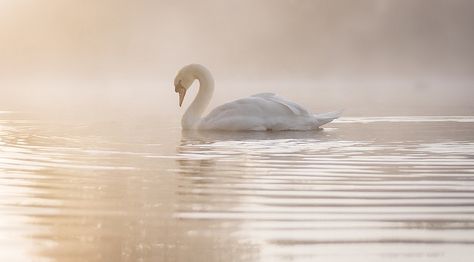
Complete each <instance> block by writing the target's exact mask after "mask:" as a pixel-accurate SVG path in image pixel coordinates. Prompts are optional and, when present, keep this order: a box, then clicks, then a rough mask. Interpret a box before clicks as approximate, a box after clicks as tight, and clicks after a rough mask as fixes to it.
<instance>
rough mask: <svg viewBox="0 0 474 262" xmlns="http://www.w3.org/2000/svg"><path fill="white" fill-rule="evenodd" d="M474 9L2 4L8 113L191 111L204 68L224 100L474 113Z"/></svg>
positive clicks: (112, 0)
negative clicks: (199, 69) (272, 95)
mask: <svg viewBox="0 0 474 262" xmlns="http://www.w3.org/2000/svg"><path fill="white" fill-rule="evenodd" d="M473 13H474V1H471V0H449V1H446V0H357V1H354V0H327V1H317V0H226V1H222V0H220V1H219V0H204V1H185V0H162V1H157V0H155V1H151V0H133V1H132V0H82V1H78V0H74V1H73V0H41V1H37V0H0V90H1V94H0V110H24V111H42V110H44V111H45V112H49V113H50V114H54V113H57V112H61V113H64V112H66V113H78V112H81V113H86V114H90V115H93V116H98V115H113V116H117V115H122V114H127V115H140V114H144V113H146V114H154V115H158V116H170V117H178V116H179V115H180V114H181V113H182V110H183V109H179V110H178V107H177V102H178V101H177V99H178V98H177V96H176V94H175V93H174V87H173V85H172V83H173V78H174V76H175V73H176V71H177V70H179V69H180V67H182V66H183V65H186V64H189V63H201V64H204V65H206V66H207V67H208V68H209V69H210V70H211V71H212V72H213V74H214V76H215V78H216V84H217V89H216V93H215V99H214V100H213V102H212V105H216V104H218V103H222V102H225V101H228V100H231V99H235V98H238V97H241V96H245V95H249V94H253V93H258V92H265V91H273V92H278V93H279V94H280V95H282V96H285V97H288V98H290V99H293V100H295V101H296V102H299V103H301V104H303V105H305V106H307V107H308V108H309V109H310V110H312V111H315V112H316V111H326V110H335V109H339V108H346V110H347V111H346V114H347V115H417V114H422V115H433V114H434V115H454V114H456V115H457V114H462V115H469V114H471V115H472V114H474V106H473V105H472V104H473V102H472V101H474V86H473V85H474V81H473V80H474V79H473V78H474V77H473V76H474V15H473ZM190 98H191V97H188V100H187V101H186V102H187V103H189V99H190Z"/></svg>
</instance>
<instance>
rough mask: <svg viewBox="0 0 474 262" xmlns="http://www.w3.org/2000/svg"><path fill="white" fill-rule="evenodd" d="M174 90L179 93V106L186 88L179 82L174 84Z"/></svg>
mask: <svg viewBox="0 0 474 262" xmlns="http://www.w3.org/2000/svg"><path fill="white" fill-rule="evenodd" d="M174 90H175V92H176V93H178V94H179V106H181V105H182V104H183V101H184V96H185V95H186V88H184V87H183V86H182V85H181V82H180V83H178V84H177V85H176V86H175V89H174Z"/></svg>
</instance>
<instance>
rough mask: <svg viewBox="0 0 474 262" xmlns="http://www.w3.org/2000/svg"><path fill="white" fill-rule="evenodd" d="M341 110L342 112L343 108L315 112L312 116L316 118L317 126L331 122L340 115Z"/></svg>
mask: <svg viewBox="0 0 474 262" xmlns="http://www.w3.org/2000/svg"><path fill="white" fill-rule="evenodd" d="M342 112H344V110H339V111H333V112H327V113H322V114H316V115H313V117H314V119H315V120H316V124H317V126H318V127H320V126H322V125H324V124H327V123H330V122H332V121H333V120H334V119H336V118H339V117H340V116H341V115H342Z"/></svg>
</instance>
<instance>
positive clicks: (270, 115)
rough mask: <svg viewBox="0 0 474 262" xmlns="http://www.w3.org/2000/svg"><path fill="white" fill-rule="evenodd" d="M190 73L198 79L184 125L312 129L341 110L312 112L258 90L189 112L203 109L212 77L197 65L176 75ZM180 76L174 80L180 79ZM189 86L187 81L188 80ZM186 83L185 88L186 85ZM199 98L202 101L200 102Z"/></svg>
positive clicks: (238, 129) (184, 126) (190, 127)
mask: <svg viewBox="0 0 474 262" xmlns="http://www.w3.org/2000/svg"><path fill="white" fill-rule="evenodd" d="M186 74H191V75H193V76H195V78H197V79H199V81H200V90H199V92H198V95H197V97H196V99H195V100H194V101H193V103H192V104H191V106H190V107H189V108H188V110H187V111H186V113H185V115H184V116H183V120H182V125H183V128H184V129H204V130H228V131H242V130H253V131H268V130H274V131H278V130H313V129H318V128H319V127H320V126H321V125H323V124H326V123H329V122H331V121H332V120H334V119H336V118H338V117H339V115H340V113H341V112H331V113H325V114H318V115H313V114H311V113H309V112H308V111H307V110H306V109H305V108H303V107H302V106H300V105H298V104H296V103H294V102H291V101H288V100H285V99H283V98H281V97H278V96H276V95H275V94H273V93H260V94H256V95H253V96H250V97H246V98H241V99H238V100H235V101H232V102H228V103H225V104H223V105H221V106H218V107H216V108H215V109H214V110H212V111H211V112H210V113H209V114H208V115H207V116H206V117H204V118H201V115H197V114H195V113H193V112H203V111H204V108H205V107H206V106H207V104H208V103H209V101H204V100H210V97H211V96H212V91H213V89H214V81H213V80H212V76H211V75H210V73H209V71H208V70H207V69H205V68H204V67H203V66H200V65H189V66H186V67H184V68H183V69H182V70H181V71H180V72H179V73H178V75H177V76H176V78H177V79H178V78H183V79H184V78H185V77H186V76H185V75H186ZM180 80H181V79H178V80H175V83H176V82H180ZM189 86H190V84H189ZM189 86H186V87H185V88H188V87H189ZM201 100H203V101H204V102H201Z"/></svg>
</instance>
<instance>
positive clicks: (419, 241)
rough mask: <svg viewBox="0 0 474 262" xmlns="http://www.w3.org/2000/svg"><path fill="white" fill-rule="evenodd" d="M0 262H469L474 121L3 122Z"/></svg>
mask: <svg viewBox="0 0 474 262" xmlns="http://www.w3.org/2000/svg"><path fill="white" fill-rule="evenodd" d="M0 246H1V252H0V260H1V261H137V260H139V261H472V260H471V259H473V257H474V117H345V118H341V119H340V120H338V121H337V122H335V123H332V124H330V125H328V126H327V128H326V129H324V130H321V131H318V132H278V133H277V132H275V133H253V132H241V133H196V132H191V133H182V132H181V130H180V128H179V126H178V125H177V123H175V122H172V123H171V122H170V123H164V124H163V123H157V122H155V121H154V120H153V119H146V120H133V121H109V122H107V121H103V122H81V123H69V122H68V123H65V122H59V121H58V122H51V121H42V120H35V119H33V118H31V117H28V116H27V115H25V114H20V113H15V112H2V113H0Z"/></svg>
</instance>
